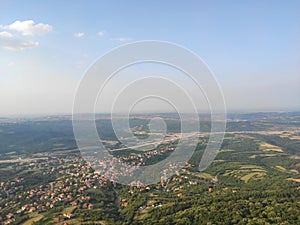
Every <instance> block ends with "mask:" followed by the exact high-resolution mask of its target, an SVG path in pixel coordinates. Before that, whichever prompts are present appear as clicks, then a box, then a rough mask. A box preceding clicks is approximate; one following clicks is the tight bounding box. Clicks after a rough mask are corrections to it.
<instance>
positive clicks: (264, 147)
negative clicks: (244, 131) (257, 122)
mask: <svg viewBox="0 0 300 225" xmlns="http://www.w3.org/2000/svg"><path fill="white" fill-rule="evenodd" d="M259 148H260V149H261V150H262V151H265V152H268V151H273V152H283V150H282V148H280V147H278V146H276V145H272V144H269V143H266V142H264V143H261V144H260V146H259Z"/></svg>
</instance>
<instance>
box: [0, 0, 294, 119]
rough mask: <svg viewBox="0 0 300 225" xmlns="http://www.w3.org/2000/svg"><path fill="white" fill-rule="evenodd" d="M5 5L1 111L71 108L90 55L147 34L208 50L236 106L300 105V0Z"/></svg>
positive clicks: (0, 20)
mask: <svg viewBox="0 0 300 225" xmlns="http://www.w3.org/2000/svg"><path fill="white" fill-rule="evenodd" d="M0 6H1V9H0V24H1V26H0V59H1V60H0V102H1V108H0V115H8V114H32V113H33V114H36V113H37V114H39V113H70V112H71V110H72V101H73V98H74V94H75V91H76V87H77V85H78V83H79V81H80V78H81V77H82V76H83V74H84V71H86V70H87V68H88V67H89V65H90V64H91V63H92V62H94V61H95V60H96V59H97V58H98V57H99V56H101V55H103V54H104V53H106V52H107V51H109V50H110V49H112V48H114V47H117V46H119V45H122V44H125V43H130V42H133V41H141V40H163V41H169V42H174V43H177V44H179V45H182V46H185V47H186V48H188V49H190V50H192V51H193V52H195V53H196V54H197V55H199V56H200V57H201V58H202V59H203V60H204V61H205V62H206V63H207V64H208V66H209V67H210V68H211V70H212V71H213V72H214V74H215V76H216V78H217V79H218V81H219V83H220V85H221V87H222V89H223V92H224V96H225V99H226V105H227V107H228V109H229V110H233V111H235V110H242V111H273V110H299V109H300V102H299V101H300V100H299V96H300V91H299V89H300V88H299V84H300V67H299V63H300V1H290V0H288V1H196V0H195V1H179V0H177V1H169V0H164V1H137V0H135V1H26V2H24V1H1V2H0ZM16 21H19V24H17V23H16ZM28 21H32V22H28ZM24 22H25V23H24ZM26 23H27V25H26ZM22 29H23V30H22ZM26 32H27V33H26Z"/></svg>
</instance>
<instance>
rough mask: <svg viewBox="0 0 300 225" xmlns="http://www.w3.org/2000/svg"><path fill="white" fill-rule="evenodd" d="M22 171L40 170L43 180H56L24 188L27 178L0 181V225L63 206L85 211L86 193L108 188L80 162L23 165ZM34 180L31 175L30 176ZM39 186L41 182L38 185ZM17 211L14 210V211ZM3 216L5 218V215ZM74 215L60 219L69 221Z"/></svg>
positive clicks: (87, 202) (86, 207)
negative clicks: (45, 177) (67, 205)
mask: <svg viewBox="0 0 300 225" xmlns="http://www.w3.org/2000/svg"><path fill="white" fill-rule="evenodd" d="M22 166H23V170H24V171H26V170H28V171H29V170H32V169H34V170H38V169H41V168H42V170H43V174H44V175H45V176H49V175H53V174H57V177H58V178H57V179H56V180H54V181H51V182H48V183H45V184H41V185H34V184H33V185H30V188H27V187H26V186H28V185H26V182H27V181H26V177H25V178H23V177H20V178H19V177H18V178H15V179H14V180H12V181H0V190H1V191H0V212H3V214H2V213H1V214H0V223H3V224H10V223H12V222H14V221H15V219H16V218H17V217H18V216H22V215H24V214H28V213H32V212H35V211H38V212H43V211H46V210H47V209H49V208H50V209H51V208H54V207H56V206H58V205H62V204H64V205H65V204H70V205H71V206H78V207H80V208H84V209H93V208H94V205H93V204H92V203H90V196H89V195H87V194H86V193H85V190H87V189H91V188H95V189H96V188H100V187H103V186H105V185H107V183H108V181H107V179H106V178H103V177H102V176H100V175H99V174H98V173H97V172H94V171H93V170H92V169H91V166H90V165H89V164H87V163H85V161H84V160H83V159H82V158H81V157H73V158H72V160H69V159H67V160H62V159H49V161H48V162H45V161H43V162H35V163H30V164H27V165H22ZM32 176H33V177H34V173H33V174H32ZM38 182H40V181H38ZM16 209H17V210H16ZM5 212H6V215H5ZM72 216H73V215H72V214H71V215H69V214H66V215H63V217H65V218H71V217H72Z"/></svg>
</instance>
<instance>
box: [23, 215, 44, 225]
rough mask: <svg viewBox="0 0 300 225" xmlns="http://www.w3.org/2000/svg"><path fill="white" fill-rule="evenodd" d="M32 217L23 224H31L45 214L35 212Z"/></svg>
mask: <svg viewBox="0 0 300 225" xmlns="http://www.w3.org/2000/svg"><path fill="white" fill-rule="evenodd" d="M31 217H32V218H30V219H29V220H27V221H26V222H24V223H23V225H31V224H33V223H34V222H38V221H39V220H41V219H42V218H43V217H44V216H43V215H42V214H37V213H34V214H32V215H31Z"/></svg>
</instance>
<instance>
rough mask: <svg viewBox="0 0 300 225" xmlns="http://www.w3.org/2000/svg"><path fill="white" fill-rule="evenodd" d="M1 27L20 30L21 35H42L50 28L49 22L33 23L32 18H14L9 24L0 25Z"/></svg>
mask: <svg viewBox="0 0 300 225" xmlns="http://www.w3.org/2000/svg"><path fill="white" fill-rule="evenodd" d="M1 28H2V29H8V30H14V31H18V32H20V33H21V34H22V35H31V36H34V35H44V34H46V33H48V32H50V31H51V30H52V26H51V25H49V24H44V23H38V24H35V22H34V21H33V20H24V21H19V20H16V21H15V22H13V23H12V24H9V25H1Z"/></svg>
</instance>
